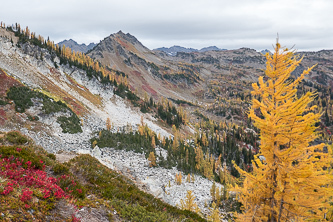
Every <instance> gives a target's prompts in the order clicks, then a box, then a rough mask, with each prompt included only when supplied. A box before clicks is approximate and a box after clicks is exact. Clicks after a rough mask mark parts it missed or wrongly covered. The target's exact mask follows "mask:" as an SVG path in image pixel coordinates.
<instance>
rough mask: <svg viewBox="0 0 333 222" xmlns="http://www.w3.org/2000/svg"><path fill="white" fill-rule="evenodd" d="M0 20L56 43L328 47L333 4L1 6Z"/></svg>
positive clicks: (141, 0)
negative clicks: (123, 36) (125, 40)
mask: <svg viewBox="0 0 333 222" xmlns="http://www.w3.org/2000/svg"><path fill="white" fill-rule="evenodd" d="M0 21H3V22H5V23H6V25H8V24H12V23H13V24H15V22H18V23H20V24H21V27H25V26H29V28H30V30H31V31H34V32H36V33H37V34H40V35H42V36H44V37H47V36H49V37H50V39H51V40H53V41H55V42H56V43H57V42H59V41H62V40H64V39H70V38H71V39H73V40H75V41H77V42H78V43H86V44H88V43H90V42H95V43H98V42H99V41H100V40H102V39H104V38H105V37H107V36H109V35H110V34H112V33H116V32H118V31H119V30H122V31H123V32H124V33H130V34H132V35H134V36H135V37H136V38H137V39H138V40H139V41H140V42H141V43H142V44H143V45H145V46H147V47H148V48H150V49H154V48H158V47H163V46H164V47H170V46H173V45H180V46H184V47H192V48H197V49H200V48H202V47H207V46H212V45H215V46H217V47H219V48H225V49H237V48H241V47H248V48H253V49H256V50H262V49H272V44H274V43H275V41H276V35H277V33H279V37H280V43H281V45H283V46H287V47H291V46H293V45H295V48H296V49H298V51H303V50H311V51H317V50H321V49H333V35H332V34H333V1H332V0H94V1H91V0H57V1H54V0H10V1H9V0H8V1H2V2H1V7H0Z"/></svg>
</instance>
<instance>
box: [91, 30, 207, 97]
mask: <svg viewBox="0 0 333 222" xmlns="http://www.w3.org/2000/svg"><path fill="white" fill-rule="evenodd" d="M88 55H89V56H90V57H91V58H93V59H96V60H98V61H100V62H101V64H103V65H105V66H109V67H111V68H113V69H115V70H119V71H122V72H124V73H126V75H127V76H128V80H129V82H130V85H131V86H132V88H133V89H135V90H137V91H138V92H139V94H141V96H143V95H144V92H147V93H148V94H150V95H151V96H153V97H154V98H155V99H156V98H159V97H160V96H164V97H167V98H168V97H171V98H174V99H183V100H192V99H193V95H192V94H191V92H193V91H195V90H198V89H200V87H201V82H200V81H199V80H198V79H199V77H198V76H196V75H192V74H191V73H184V74H182V75H180V73H181V72H182V70H183V69H184V68H182V67H180V66H179V64H177V63H170V62H166V61H165V60H164V59H163V58H161V57H159V56H157V55H156V53H155V52H153V51H151V50H149V49H148V48H146V47H145V46H143V45H142V44H141V43H140V42H139V41H138V40H137V39H136V38H135V37H134V36H132V35H130V34H124V33H123V32H121V31H119V32H118V33H116V34H112V35H110V36H109V37H107V38H105V39H104V40H102V41H101V42H100V43H99V44H98V45H97V46H96V47H95V48H94V49H93V50H91V51H90V52H89V53H88ZM190 71H191V72H193V68H191V67H190ZM167 79H169V80H170V79H171V80H172V79H174V81H168V80H167ZM186 89H187V90H186Z"/></svg>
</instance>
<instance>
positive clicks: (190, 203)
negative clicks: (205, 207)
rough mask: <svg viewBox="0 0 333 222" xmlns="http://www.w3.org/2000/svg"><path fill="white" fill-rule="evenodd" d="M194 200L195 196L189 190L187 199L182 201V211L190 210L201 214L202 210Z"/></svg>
mask: <svg viewBox="0 0 333 222" xmlns="http://www.w3.org/2000/svg"><path fill="white" fill-rule="evenodd" d="M194 200H195V196H194V195H193V193H192V191H191V190H188V191H187V194H186V199H185V200H180V208H181V209H182V210H189V211H193V212H196V213H198V214H200V209H199V207H198V205H197V203H196V202H195V201H194Z"/></svg>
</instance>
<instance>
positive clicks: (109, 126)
mask: <svg viewBox="0 0 333 222" xmlns="http://www.w3.org/2000/svg"><path fill="white" fill-rule="evenodd" d="M111 127H112V125H111V120H110V118H109V117H108V118H107V119H106V129H107V130H111Z"/></svg>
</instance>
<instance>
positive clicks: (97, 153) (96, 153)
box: [91, 145, 102, 158]
mask: <svg viewBox="0 0 333 222" xmlns="http://www.w3.org/2000/svg"><path fill="white" fill-rule="evenodd" d="M91 154H92V156H93V157H96V158H101V155H102V151H101V150H100V149H99V147H98V146H97V145H96V146H95V148H94V149H93V150H92V152H91Z"/></svg>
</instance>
